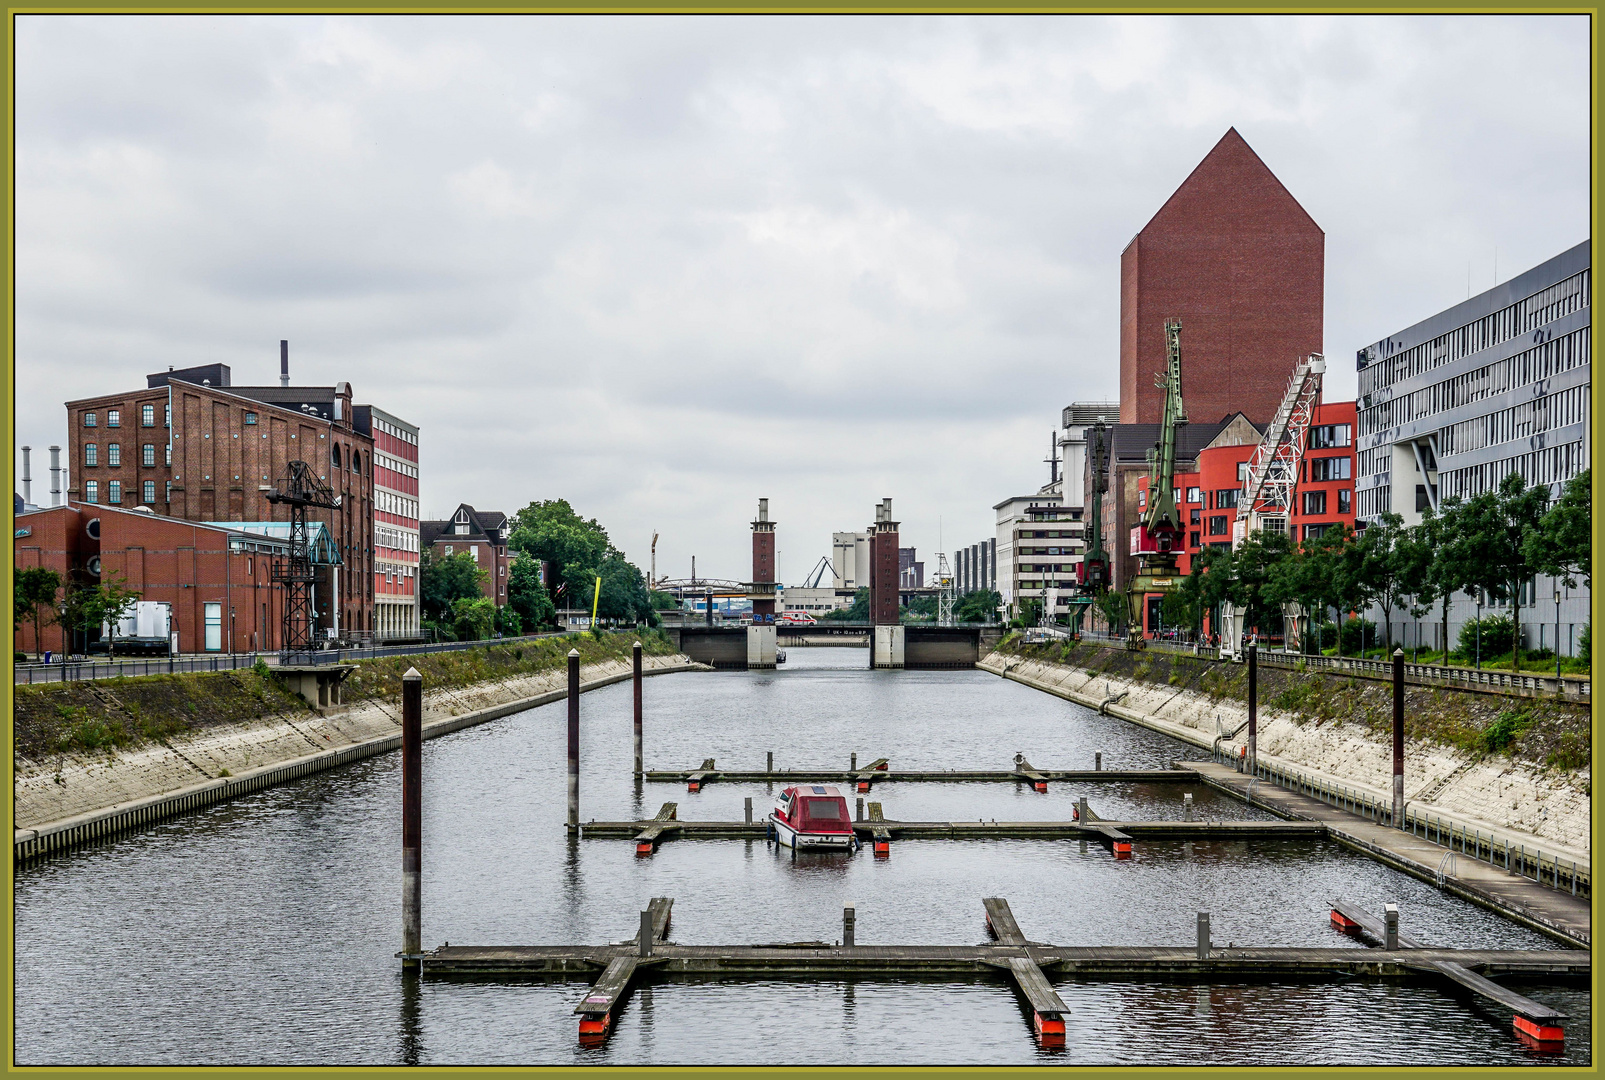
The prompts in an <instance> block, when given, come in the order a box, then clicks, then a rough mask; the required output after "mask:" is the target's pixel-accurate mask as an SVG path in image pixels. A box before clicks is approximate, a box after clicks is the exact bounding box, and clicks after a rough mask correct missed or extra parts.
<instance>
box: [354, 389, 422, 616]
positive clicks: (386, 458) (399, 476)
mask: <svg viewBox="0 0 1605 1080" xmlns="http://www.w3.org/2000/svg"><path fill="white" fill-rule="evenodd" d="M356 413H357V429H358V430H359V431H361V432H362V433H363V434H365V435H369V436H371V437H372V438H373V551H374V565H373V598H374V633H375V636H376V637H378V638H406V637H412V636H414V635H416V634H417V633H418V627H419V625H420V621H419V619H420V612H419V610H418V559H419V555H420V553H421V552H422V550H423V546H422V539H421V537H420V535H419V531H418V428H417V426H416V425H414V424H409V423H407V421H405V420H403V419H401V418H400V417H398V416H393V415H391V414H390V413H387V412H385V411H384V410H383V409H380V408H378V407H376V406H373V405H358V406H356Z"/></svg>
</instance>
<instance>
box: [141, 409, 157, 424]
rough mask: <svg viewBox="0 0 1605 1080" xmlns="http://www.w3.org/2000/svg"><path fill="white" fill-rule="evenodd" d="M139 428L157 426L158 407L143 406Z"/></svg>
mask: <svg viewBox="0 0 1605 1080" xmlns="http://www.w3.org/2000/svg"><path fill="white" fill-rule="evenodd" d="M139 426H140V427H155V426H156V406H155V405H141V406H140V407H139Z"/></svg>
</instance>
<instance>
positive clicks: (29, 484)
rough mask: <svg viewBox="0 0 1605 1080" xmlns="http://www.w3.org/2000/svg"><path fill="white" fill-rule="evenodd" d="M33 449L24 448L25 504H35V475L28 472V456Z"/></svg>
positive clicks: (23, 477) (23, 498)
mask: <svg viewBox="0 0 1605 1080" xmlns="http://www.w3.org/2000/svg"><path fill="white" fill-rule="evenodd" d="M32 451H33V447H31V446H24V447H23V448H22V501H23V503H24V504H27V503H31V502H33V474H32V473H30V472H29V471H28V455H29V454H30V453H32Z"/></svg>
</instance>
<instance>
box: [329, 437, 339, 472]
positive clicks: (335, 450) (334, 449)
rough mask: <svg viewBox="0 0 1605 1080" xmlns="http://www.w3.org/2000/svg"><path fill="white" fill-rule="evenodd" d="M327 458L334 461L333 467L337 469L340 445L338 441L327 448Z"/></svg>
mask: <svg viewBox="0 0 1605 1080" xmlns="http://www.w3.org/2000/svg"><path fill="white" fill-rule="evenodd" d="M329 459H330V460H331V461H333V462H334V467H335V468H337V469H338V468H339V467H340V445H339V444H338V443H336V444H335V445H334V446H331V447H330V448H329Z"/></svg>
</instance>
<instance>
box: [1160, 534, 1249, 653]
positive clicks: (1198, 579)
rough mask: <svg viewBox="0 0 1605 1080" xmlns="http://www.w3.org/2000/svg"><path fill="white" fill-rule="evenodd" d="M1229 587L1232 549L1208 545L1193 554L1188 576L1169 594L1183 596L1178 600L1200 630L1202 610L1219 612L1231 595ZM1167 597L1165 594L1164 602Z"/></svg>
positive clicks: (1230, 585) (1203, 611)
mask: <svg viewBox="0 0 1605 1080" xmlns="http://www.w3.org/2000/svg"><path fill="white" fill-rule="evenodd" d="M1232 589H1233V585H1232V549H1231V548H1229V547H1218V548H1217V547H1207V548H1204V549H1203V550H1202V551H1199V552H1198V553H1197V554H1196V555H1194V556H1193V558H1192V565H1191V566H1189V567H1188V569H1187V576H1186V577H1184V578H1182V581H1181V586H1180V588H1178V589H1177V590H1176V592H1174V593H1172V594H1171V595H1172V596H1175V595H1180V596H1181V597H1182V598H1183V599H1182V601H1181V603H1182V604H1183V605H1185V610H1186V611H1187V612H1189V613H1191V614H1192V616H1193V618H1194V619H1196V620H1197V621H1198V624H1199V628H1200V632H1202V623H1203V615H1204V613H1205V612H1214V611H1218V610H1219V609H1220V605H1221V604H1223V603H1225V602H1227V601H1228V600H1230V599H1231V598H1232V596H1233V592H1232ZM1169 599H1170V597H1168V596H1167V597H1166V601H1167V602H1168V601H1169ZM1168 617H1169V616H1167V618H1168Z"/></svg>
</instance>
